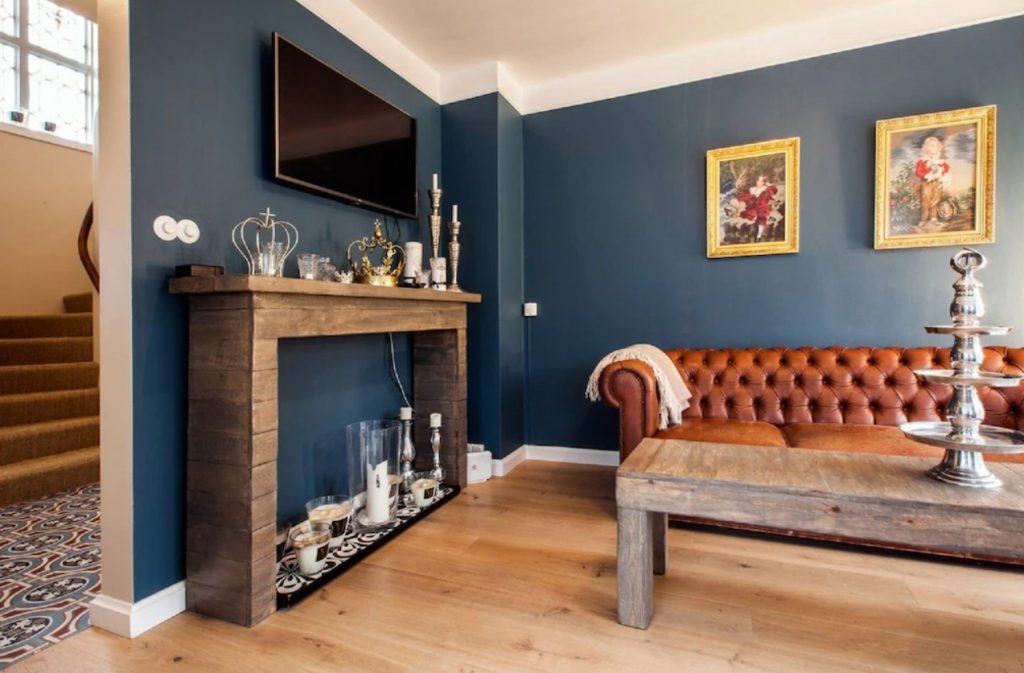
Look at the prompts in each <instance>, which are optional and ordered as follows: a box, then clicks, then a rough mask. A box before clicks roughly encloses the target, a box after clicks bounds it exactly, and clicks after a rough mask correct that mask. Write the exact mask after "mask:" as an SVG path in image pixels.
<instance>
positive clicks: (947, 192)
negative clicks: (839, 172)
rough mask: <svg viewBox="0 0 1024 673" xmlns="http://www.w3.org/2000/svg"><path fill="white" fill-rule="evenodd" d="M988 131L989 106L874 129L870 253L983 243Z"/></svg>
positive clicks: (987, 219)
mask: <svg viewBox="0 0 1024 673" xmlns="http://www.w3.org/2000/svg"><path fill="white" fill-rule="evenodd" d="M967 112H970V113H972V117H971V118H970V119H965V118H963V116H962V115H963V113H967ZM989 112H991V114H989ZM947 115H953V116H950V117H946V116H947ZM956 115H960V116H959V117H958V116H956ZM929 121H934V122H936V123H928V122H929ZM922 122H923V123H922ZM883 125H885V127H884V128H883ZM994 131H995V108H994V107H990V108H975V109H972V110H964V111H954V112H951V113H936V114H935V115H920V116H918V117H904V118H901V119H894V120H885V121H883V122H879V132H878V142H879V143H881V144H880V146H879V147H880V149H881V151H880V156H879V163H880V166H876V170H879V169H881V170H882V171H884V173H883V175H882V178H881V179H880V180H879V186H881V185H886V186H887V190H886V193H881V194H876V213H875V217H876V222H875V247H910V246H916V245H954V244H961V243H978V242H986V241H989V240H991V237H990V236H987V235H986V229H988V230H989V231H990V230H991V192H990V185H991V167H990V164H991V156H992V154H993V153H994V151H993V148H992V147H991V146H990V145H991V142H992V141H993V139H994ZM979 168H981V169H984V170H979ZM979 176H980V178H979ZM979 180H980V183H981V184H979ZM979 195H980V196H979ZM882 199H884V200H882ZM965 236H966V237H967V238H965ZM880 243H881V244H880Z"/></svg>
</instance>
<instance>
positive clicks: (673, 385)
mask: <svg viewBox="0 0 1024 673" xmlns="http://www.w3.org/2000/svg"><path fill="white" fill-rule="evenodd" d="M621 360H639V361H640V362H643V363H645V364H646V365H648V366H649V367H650V368H651V370H652V371H653V372H654V380H655V381H656V382H657V383H658V400H659V401H660V409H659V412H658V417H659V424H658V428H659V429H662V430H663V429H665V428H667V427H668V426H670V425H678V424H679V423H680V422H681V421H682V419H683V410H684V409H686V408H687V407H689V406H690V401H689V400H690V389H689V388H687V387H686V383H684V382H683V377H682V376H680V375H679V370H678V369H676V366H675V364H674V363H673V362H672V360H671V358H669V356H667V355H665V351H663V350H661V349H660V348H657V347H656V346H651V345H650V344H634V345H632V346H628V347H626V348H620V349H619V350H617V351H612V352H611V353H609V354H608V355H606V356H604V357H603V358H602V359H601V361H600V362H598V363H597V366H596V367H594V372H593V373H592V374H591V375H590V381H589V382H587V393H586V395H587V399H588V400H590V401H591V402H597V401H599V400H600V399H601V391H600V390H599V389H598V381H599V380H600V378H601V371H602V370H604V368H605V367H607V366H608V365H610V364H612V363H613V362H619V361H621Z"/></svg>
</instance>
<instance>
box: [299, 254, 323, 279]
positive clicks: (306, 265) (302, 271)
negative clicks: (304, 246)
mask: <svg viewBox="0 0 1024 673" xmlns="http://www.w3.org/2000/svg"><path fill="white" fill-rule="evenodd" d="M298 262H299V278H305V279H306V280H316V279H317V274H318V273H319V271H320V255H317V254H316V253H312V252H304V253H302V254H301V255H299V257H298Z"/></svg>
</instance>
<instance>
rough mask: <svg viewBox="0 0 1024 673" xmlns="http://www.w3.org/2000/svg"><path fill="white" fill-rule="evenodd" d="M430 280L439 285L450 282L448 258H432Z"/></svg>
mask: <svg viewBox="0 0 1024 673" xmlns="http://www.w3.org/2000/svg"><path fill="white" fill-rule="evenodd" d="M430 282H431V283H436V284H437V285H444V284H445V283H447V282H448V260H447V259H446V258H444V257H431V258H430Z"/></svg>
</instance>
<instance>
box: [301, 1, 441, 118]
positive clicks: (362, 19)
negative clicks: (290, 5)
mask: <svg viewBox="0 0 1024 673" xmlns="http://www.w3.org/2000/svg"><path fill="white" fill-rule="evenodd" d="M297 1H298V3H299V4H300V5H302V6H303V7H305V8H306V9H308V10H309V11H311V12H312V13H313V14H316V15H317V16H318V17H320V19H322V20H323V21H324V22H326V23H327V24H328V25H329V26H331V27H332V28H334V29H335V30H337V31H338V32H339V33H341V34H342V35H344V36H345V37H347V38H348V39H350V40H352V41H353V42H355V43H356V44H357V45H359V48H360V49H363V50H364V51H366V52H367V53H369V54H370V55H371V56H373V57H374V58H376V59H377V60H378V61H380V62H381V63H383V64H384V65H386V66H387V67H388V68H390V69H391V70H393V71H394V72H395V74H397V75H398V76H399V77H401V78H402V79H404V80H405V81H406V82H408V83H409V84H411V85H413V86H414V87H416V88H417V89H419V90H420V91H422V92H423V93H424V94H426V95H427V96H428V97H429V98H431V99H432V100H434V101H440V100H441V76H440V75H439V74H438V73H437V71H436V70H434V69H433V68H432V67H430V65H428V64H427V62H426V61H424V60H423V59H421V58H420V57H419V56H417V55H416V54H415V53H413V51H412V50H411V49H409V48H408V47H406V46H405V45H404V44H402V43H401V42H400V41H399V40H398V39H397V38H396V37H395V36H394V35H392V34H391V33H389V32H388V31H386V30H384V28H382V27H381V25H380V24H379V23H377V22H376V21H374V20H373V19H372V18H370V17H369V16H368V15H367V14H366V12H364V11H363V10H361V9H359V8H358V7H356V6H355V5H354V4H352V2H350V0H297Z"/></svg>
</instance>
